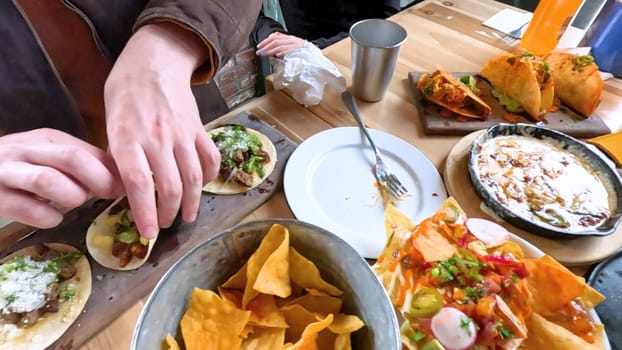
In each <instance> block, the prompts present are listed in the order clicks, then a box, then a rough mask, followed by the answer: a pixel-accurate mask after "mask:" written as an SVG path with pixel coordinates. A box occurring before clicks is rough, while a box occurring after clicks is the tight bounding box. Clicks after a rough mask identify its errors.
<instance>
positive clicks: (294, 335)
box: [280, 304, 317, 343]
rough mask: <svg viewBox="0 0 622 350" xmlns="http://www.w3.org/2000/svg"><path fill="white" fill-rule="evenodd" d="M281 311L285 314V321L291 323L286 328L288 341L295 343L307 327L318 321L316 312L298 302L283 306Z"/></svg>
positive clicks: (286, 339)
mask: <svg viewBox="0 0 622 350" xmlns="http://www.w3.org/2000/svg"><path fill="white" fill-rule="evenodd" d="M280 311H281V312H282V313H283V315H284V316H285V321H286V322H287V324H288V325H289V327H288V328H287V329H285V341H286V342H292V343H293V342H295V341H297V340H298V339H300V337H301V336H302V332H303V331H304V329H305V327H306V326H307V325H308V324H310V323H313V322H316V321H317V319H316V317H315V315H316V314H315V313H313V312H311V311H309V310H307V309H305V308H304V307H302V306H300V305H298V304H293V305H287V306H283V307H282V308H280Z"/></svg>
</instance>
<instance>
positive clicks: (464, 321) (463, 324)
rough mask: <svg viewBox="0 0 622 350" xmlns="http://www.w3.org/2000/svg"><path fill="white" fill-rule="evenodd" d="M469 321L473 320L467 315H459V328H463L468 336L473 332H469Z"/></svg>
mask: <svg viewBox="0 0 622 350" xmlns="http://www.w3.org/2000/svg"><path fill="white" fill-rule="evenodd" d="M471 322H473V320H471V319H470V318H469V317H468V316H463V315H462V316H460V328H462V329H464V331H465V332H466V333H467V335H468V336H469V337H470V336H472V335H473V333H471V328H470V327H469V326H470V325H471Z"/></svg>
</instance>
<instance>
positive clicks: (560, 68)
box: [546, 52, 603, 118]
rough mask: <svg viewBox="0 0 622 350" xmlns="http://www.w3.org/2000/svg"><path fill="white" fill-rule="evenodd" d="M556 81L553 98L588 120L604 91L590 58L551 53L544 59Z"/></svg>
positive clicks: (595, 67)
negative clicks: (556, 98)
mask: <svg viewBox="0 0 622 350" xmlns="http://www.w3.org/2000/svg"><path fill="white" fill-rule="evenodd" d="M546 62H548V64H549V65H550V66H551V74H552V75H553V80H554V81H555V95H556V96H557V97H558V98H559V100H560V101H561V103H562V104H564V105H565V106H567V107H570V108H572V109H573V110H574V111H575V112H577V113H578V114H579V115H581V116H582V117H584V118H589V117H590V116H591V115H592V113H593V112H594V110H595V109H596V106H598V103H599V102H600V94H601V92H602V90H603V80H602V79H601V77H600V73H599V72H598V66H597V65H596V63H594V58H593V57H592V56H589V55H586V56H579V55H574V54H569V53H566V52H554V53H551V54H550V55H548V56H547V57H546Z"/></svg>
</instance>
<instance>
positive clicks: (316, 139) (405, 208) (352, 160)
mask: <svg viewBox="0 0 622 350" xmlns="http://www.w3.org/2000/svg"><path fill="white" fill-rule="evenodd" d="M369 131H370V133H371V136H372V138H373V140H374V143H375V144H376V146H377V147H378V148H380V152H381V153H382V155H383V159H384V161H385V163H387V164H388V165H389V166H390V167H391V168H392V169H393V171H394V172H395V174H396V175H397V177H398V178H399V179H400V181H401V182H402V184H403V185H404V186H406V188H407V189H408V191H409V192H410V193H411V196H410V197H408V198H406V199H404V200H401V201H399V202H397V207H398V208H399V209H400V210H401V211H402V212H403V213H405V214H406V215H408V216H409V217H410V218H411V219H412V220H413V221H414V222H419V221H421V220H422V219H424V218H426V217H428V216H431V215H432V214H434V213H435V212H436V210H437V209H438V207H439V206H440V205H441V203H442V202H443V201H444V200H445V199H446V198H447V194H446V191H445V186H444V184H443V180H442V178H441V176H440V174H439V173H438V171H437V170H436V168H435V167H434V165H433V164H432V163H431V162H430V161H429V160H428V159H427V158H426V157H425V156H424V155H423V154H422V153H421V152H419V151H418V150H417V149H416V148H415V147H413V146H412V145H410V144H409V143H407V142H406V141H404V140H402V139H400V138H397V137H395V136H393V135H391V134H388V133H385V132H382V131H378V130H374V129H370V130H369ZM374 164H375V157H374V153H373V151H372V149H371V146H370V145H369V143H368V142H367V140H366V139H365V135H364V134H363V132H362V131H361V130H360V129H359V128H358V127H342V128H334V129H329V130H325V131H322V132H320V133H317V134H315V135H313V136H311V137H310V138H308V139H306V140H305V141H304V142H303V143H301V144H300V145H299V146H298V147H297V148H296V150H294V152H293V153H292V155H291V156H290V158H289V160H288V162H287V165H286V167H285V173H284V180H283V185H284V190H285V197H286V199H287V203H288V204H289V207H290V209H291V210H292V212H293V213H294V215H295V216H296V218H297V219H298V220H302V221H306V222H309V223H311V224H314V225H317V226H320V227H322V228H324V229H326V230H328V231H331V232H333V233H335V234H337V235H338V236H340V237H341V238H342V239H344V240H345V241H346V242H348V243H349V244H350V245H351V246H352V247H354V249H356V251H358V252H359V254H361V255H362V256H364V257H366V258H371V259H375V258H377V257H378V255H380V252H381V251H382V248H383V247H384V245H385V243H386V238H385V233H384V232H385V230H384V205H383V202H382V197H381V196H380V192H379V190H378V187H377V185H376V179H375V177H374V174H373V170H372V167H373V165H374Z"/></svg>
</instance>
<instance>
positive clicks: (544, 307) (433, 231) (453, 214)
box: [373, 197, 604, 350]
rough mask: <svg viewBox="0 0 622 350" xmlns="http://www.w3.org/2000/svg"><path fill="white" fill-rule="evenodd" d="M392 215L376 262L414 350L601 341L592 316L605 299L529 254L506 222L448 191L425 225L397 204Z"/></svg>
mask: <svg viewBox="0 0 622 350" xmlns="http://www.w3.org/2000/svg"><path fill="white" fill-rule="evenodd" d="M385 220H386V222H385V226H386V228H387V237H388V242H387V246H386V248H385V249H384V250H383V252H382V254H381V255H380V257H379V258H378V260H377V262H376V263H375V264H374V266H373V268H374V271H375V272H376V274H377V275H378V277H379V278H380V280H381V282H382V283H383V285H384V286H385V288H386V290H387V292H388V294H389V296H390V298H391V300H392V302H393V304H394V306H395V307H396V309H397V311H398V312H399V316H400V317H401V318H402V320H403V323H402V326H401V334H402V342H403V344H404V346H405V347H407V348H408V349H534V350H535V349H544V348H547V349H549V348H551V349H553V348H555V349H562V348H563V349H566V350H572V349H577V350H578V349H603V348H604V347H603V327H602V325H600V324H594V323H593V322H592V320H591V318H590V317H589V313H588V311H589V310H590V309H591V308H593V307H594V306H595V305H596V304H598V303H600V302H602V301H603V299H604V297H603V296H602V295H601V294H600V293H598V292H597V291H596V290H594V289H593V288H592V287H590V286H589V285H587V284H586V283H585V281H584V280H583V279H581V278H579V277H577V276H575V275H574V274H573V273H572V272H570V271H569V270H567V269H566V268H565V267H563V266H562V265H561V264H559V263H557V262H556V261H555V260H554V259H552V258H551V257H549V256H546V255H545V256H543V257H541V258H532V257H529V258H525V257H524V256H523V252H522V249H521V248H520V246H519V245H518V244H516V243H514V242H512V241H510V240H509V238H510V234H509V232H507V230H505V229H504V228H503V227H502V226H500V225H498V224H496V223H494V222H491V221H488V220H484V219H479V218H467V217H466V214H465V213H464V211H462V209H461V208H460V207H459V205H458V204H457V202H456V201H455V200H454V199H453V198H451V197H450V198H448V199H447V200H446V201H445V202H444V203H443V205H442V206H441V207H440V208H439V210H438V211H437V212H436V213H435V214H434V215H433V216H431V217H429V218H426V219H425V220H423V221H422V222H420V223H419V224H418V225H415V224H414V223H413V222H412V221H410V220H409V219H408V218H407V217H406V216H405V215H404V214H403V213H401V212H400V211H399V210H397V209H396V208H395V207H388V208H387V209H386V218H385ZM432 252H433V253H432ZM550 344H563V346H561V347H558V346H556V347H550ZM545 345H546V346H545Z"/></svg>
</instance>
